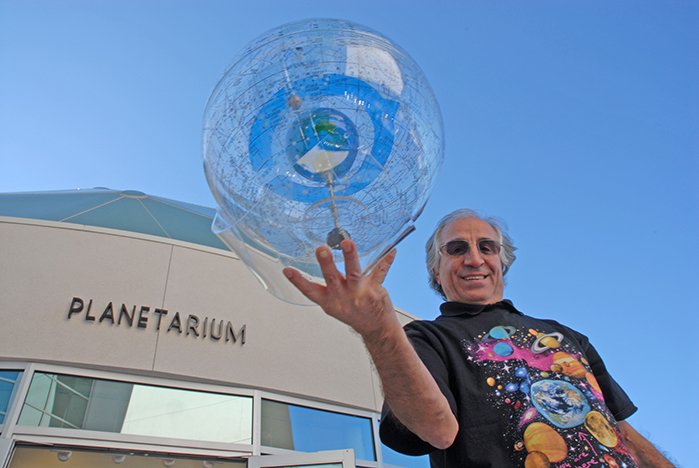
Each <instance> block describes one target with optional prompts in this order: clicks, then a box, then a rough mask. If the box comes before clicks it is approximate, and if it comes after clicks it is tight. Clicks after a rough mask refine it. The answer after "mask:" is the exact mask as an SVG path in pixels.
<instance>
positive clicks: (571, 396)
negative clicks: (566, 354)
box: [531, 380, 591, 428]
mask: <svg viewBox="0 0 699 468" xmlns="http://www.w3.org/2000/svg"><path fill="white" fill-rule="evenodd" d="M531 398H532V402H533V403H534V406H535V407H536V409H538V410H539V412H540V413H541V414H542V415H543V416H544V417H545V418H546V419H548V420H549V421H551V422H552V423H553V424H555V425H556V426H558V427H561V428H569V427H575V426H579V425H580V424H582V423H583V422H584V421H585V416H586V415H587V414H588V413H589V412H590V409H591V408H590V404H589V403H588V401H587V398H585V396H584V395H583V394H582V392H581V391H580V390H578V389H577V388H576V387H575V386H573V385H571V384H570V383H568V382H565V381H563V380H540V381H538V382H535V383H533V384H532V386H531Z"/></svg>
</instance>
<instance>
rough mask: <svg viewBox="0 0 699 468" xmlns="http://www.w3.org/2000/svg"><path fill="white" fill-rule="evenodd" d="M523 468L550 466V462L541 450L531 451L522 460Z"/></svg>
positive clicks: (544, 467)
mask: <svg viewBox="0 0 699 468" xmlns="http://www.w3.org/2000/svg"><path fill="white" fill-rule="evenodd" d="M524 468H551V462H550V461H549V457H547V456H546V455H545V454H544V453H543V452H531V453H530V454H529V455H527V458H526V459H525V460H524Z"/></svg>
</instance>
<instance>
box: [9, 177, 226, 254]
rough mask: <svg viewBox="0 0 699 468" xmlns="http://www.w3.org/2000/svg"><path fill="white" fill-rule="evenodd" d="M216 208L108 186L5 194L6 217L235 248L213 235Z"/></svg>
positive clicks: (219, 247)
mask: <svg viewBox="0 0 699 468" xmlns="http://www.w3.org/2000/svg"><path fill="white" fill-rule="evenodd" d="M215 215H216V211H215V210H214V209H213V208H206V207H203V206H198V205H191V204H189V203H183V202H179V201H174V200H169V199H167V198H160V197H156V196H152V195H147V194H145V193H142V192H138V191H135V190H122V191H119V190H110V189H106V188H94V189H86V190H82V189H78V190H65V191H56V192H22V193H0V216H12V217H16V218H30V219H41V220H45V221H56V222H60V223H73V224H81V225H86V226H97V227H103V228H109V229H119V230H122V231H130V232H137V233H141V234H149V235H152V236H159V237H165V238H167V239H176V240H180V241H185V242H192V243H194V244H200V245H205V246H208V247H214V248H217V249H222V250H230V249H228V247H226V245H225V244H224V243H223V242H221V240H220V239H219V238H218V237H216V235H215V234H213V233H212V232H211V222H212V220H213V218H214V216H215Z"/></svg>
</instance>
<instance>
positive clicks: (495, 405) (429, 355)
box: [380, 301, 636, 468]
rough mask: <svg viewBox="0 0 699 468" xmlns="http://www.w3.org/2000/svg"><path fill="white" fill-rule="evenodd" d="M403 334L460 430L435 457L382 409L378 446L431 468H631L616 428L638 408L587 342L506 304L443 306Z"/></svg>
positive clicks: (580, 335) (436, 451)
mask: <svg viewBox="0 0 699 468" xmlns="http://www.w3.org/2000/svg"><path fill="white" fill-rule="evenodd" d="M441 312H442V314H441V315H440V316H439V317H438V318H437V319H436V320H434V321H415V322H412V323H409V324H408V325H406V327H405V329H406V333H407V334H408V336H409V338H410V339H411V341H412V342H413V345H414V346H415V349H416V350H417V352H418V354H419V355H420V358H421V359H422V360H423V362H424V363H425V365H426V366H427V368H428V369H429V370H430V372H431V373H432V375H433V376H434V378H435V380H436V381H437V384H438V385H439V386H440V388H441V390H442V392H443V393H444V395H445V396H446V397H447V400H449V404H450V405H451V408H452V410H453V411H454V414H455V415H456V417H457V419H458V421H459V433H458V434H457V438H456V440H455V441H454V444H452V446H451V447H450V448H449V449H447V450H443V451H440V450H436V449H435V448H434V447H432V446H430V445H429V444H427V443H425V442H423V441H422V440H421V439H419V438H418V437H417V436H415V435H414V434H412V433H411V432H410V431H408V429H407V428H405V427H404V426H403V425H402V424H401V423H400V422H399V421H398V420H397V419H396V418H395V416H394V415H393V414H392V413H391V411H390V408H388V406H387V405H384V412H383V415H382V422H381V427H380V433H381V439H382V441H383V442H384V443H385V444H386V445H388V446H389V447H391V448H393V449H394V450H396V451H399V452H402V453H406V454H408V455H421V454H425V453H430V460H431V463H432V466H433V467H457V466H458V467H465V466H468V467H524V466H525V463H526V466H527V467H528V468H529V467H551V468H568V467H578V468H579V467H592V466H599V467H611V468H615V467H629V468H630V467H635V466H636V463H635V461H634V460H633V457H632V456H631V454H630V453H629V451H628V449H627V447H626V446H625V444H624V442H623V440H622V437H621V432H620V430H619V428H618V426H617V423H616V421H620V420H623V419H626V418H628V417H629V416H631V415H632V414H633V413H634V412H635V411H636V407H635V406H634V405H633V403H631V400H630V399H629V398H628V396H627V395H626V393H624V391H623V390H622V389H621V387H620V386H619V385H618V384H617V383H616V382H615V381H614V379H612V377H611V376H610V375H609V373H608V372H607V369H606V368H605V365H604V363H603V361H602V359H601V358H600V356H599V354H598V353H597V351H596V350H595V349H594V347H593V346H592V345H591V344H590V342H589V340H588V339H587V337H585V336H584V335H582V334H580V333H578V332H576V331H574V330H572V329H570V328H568V327H565V326H563V325H561V324H560V323H558V322H556V321H553V320H542V319H535V318H532V317H528V316H526V315H523V314H522V313H521V312H519V311H518V310H517V309H515V308H514V306H513V305H512V303H510V302H509V301H503V302H500V303H497V304H493V305H488V306H474V305H469V304H461V303H456V302H447V303H445V304H443V305H442V307H441Z"/></svg>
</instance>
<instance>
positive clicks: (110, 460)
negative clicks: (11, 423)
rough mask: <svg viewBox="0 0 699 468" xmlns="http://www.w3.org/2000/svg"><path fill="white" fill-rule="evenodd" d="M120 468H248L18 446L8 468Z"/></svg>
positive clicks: (213, 461) (235, 463)
mask: <svg viewBox="0 0 699 468" xmlns="http://www.w3.org/2000/svg"><path fill="white" fill-rule="evenodd" d="M115 465H121V466H124V467H131V468H163V466H172V467H173V468H202V467H207V466H212V467H216V468H245V466H246V463H245V460H242V459H241V460H226V459H221V458H209V459H207V458H203V457H202V458H193V457H186V456H175V455H170V454H158V453H150V454H146V453H138V452H136V453H134V452H132V451H129V452H122V451H108V450H92V451H80V450H74V449H72V448H70V449H68V448H66V449H61V448H53V449H49V448H44V447H31V446H18V447H17V448H16V449H15V452H14V454H13V455H12V460H11V461H10V465H9V468H27V467H41V468H71V467H90V468H116V467H115Z"/></svg>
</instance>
